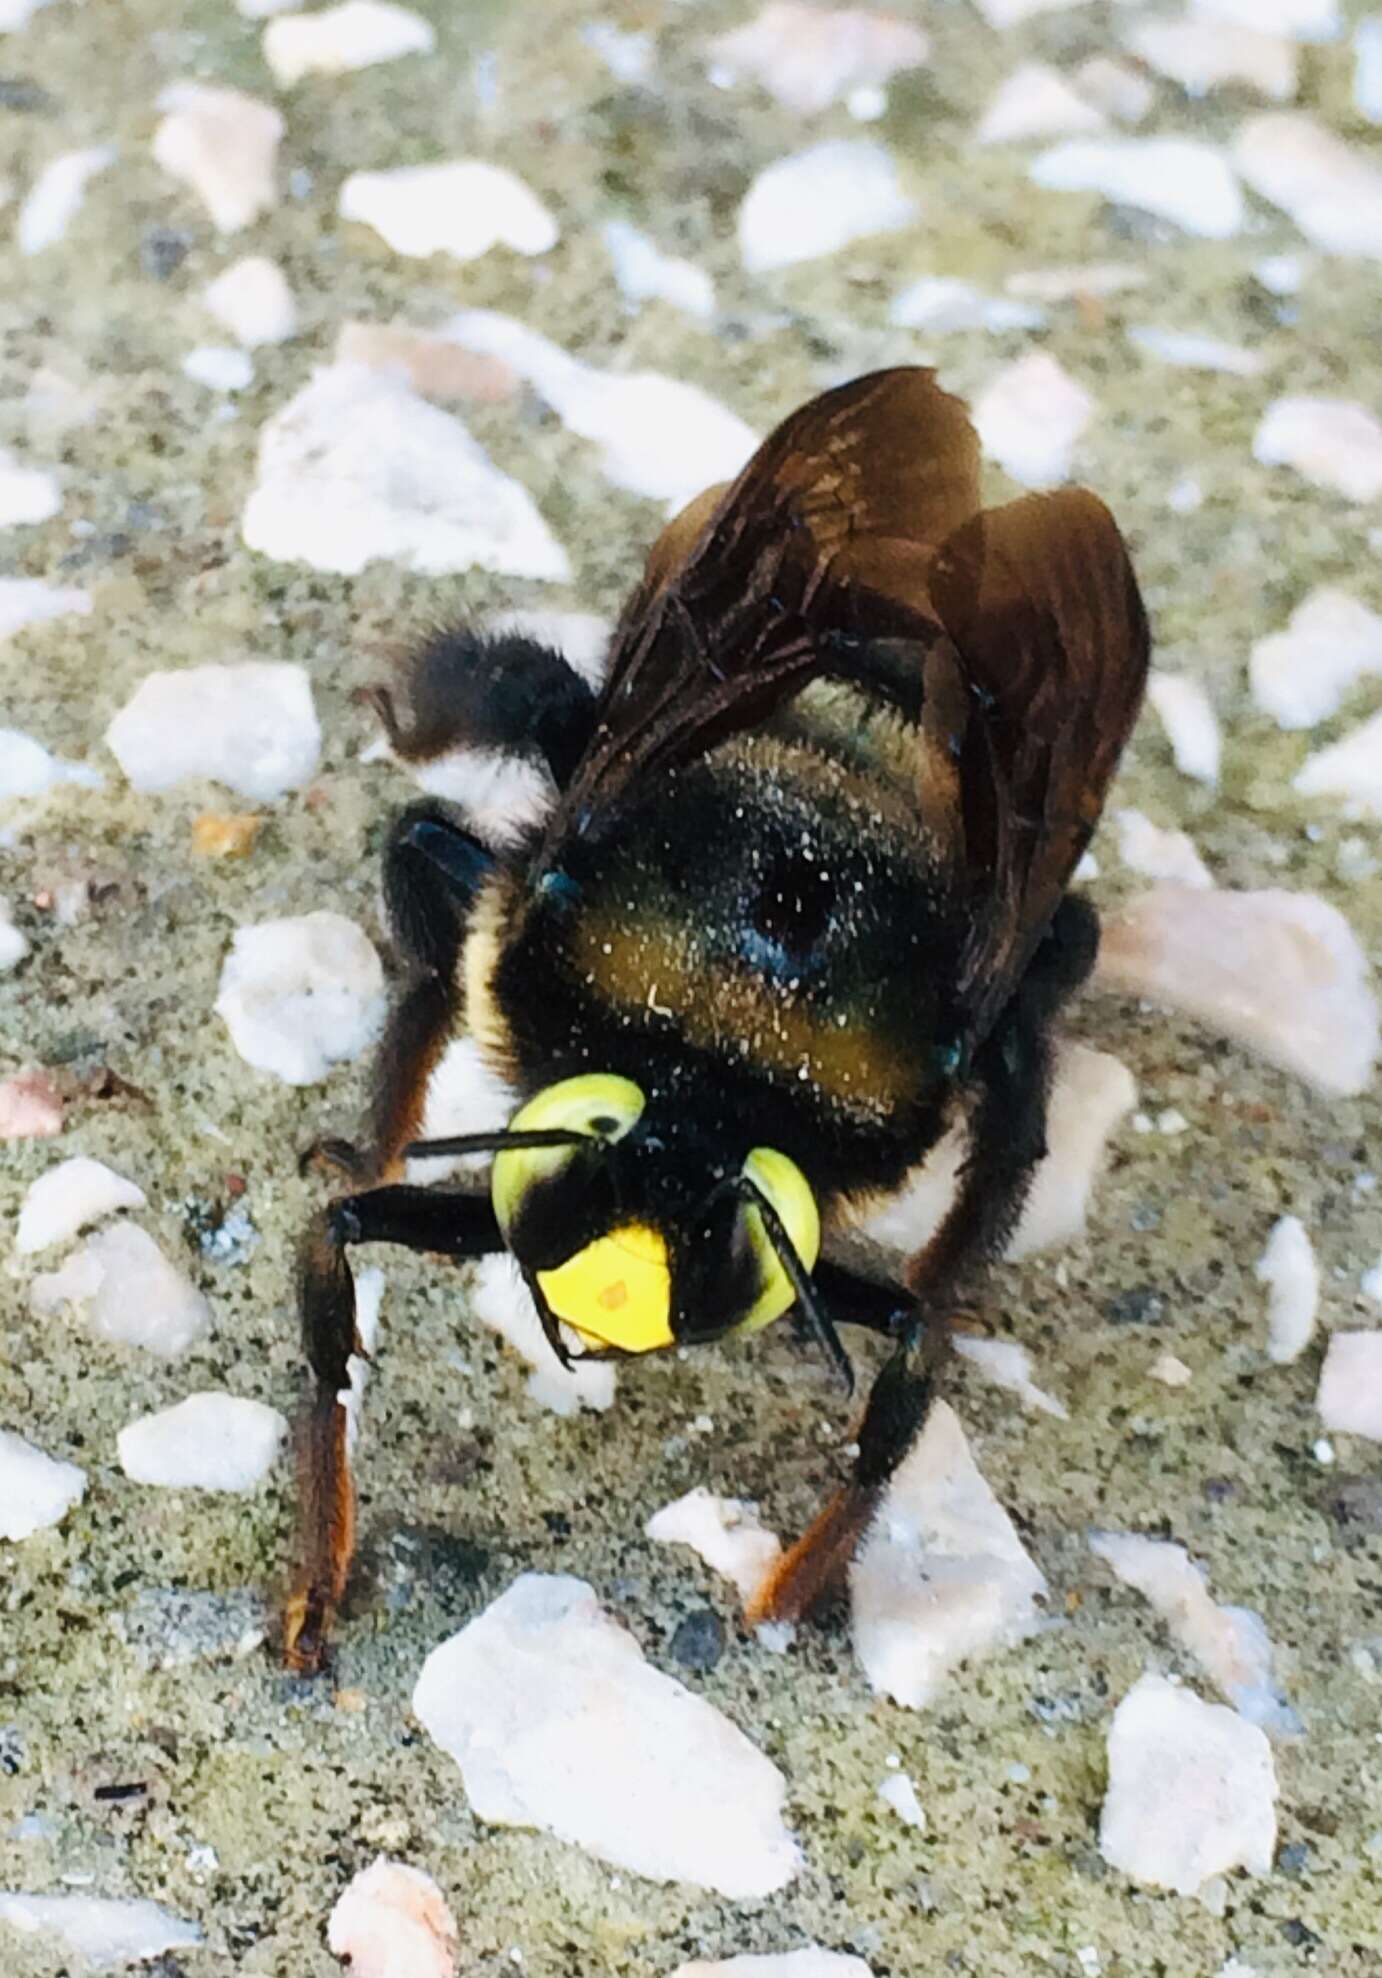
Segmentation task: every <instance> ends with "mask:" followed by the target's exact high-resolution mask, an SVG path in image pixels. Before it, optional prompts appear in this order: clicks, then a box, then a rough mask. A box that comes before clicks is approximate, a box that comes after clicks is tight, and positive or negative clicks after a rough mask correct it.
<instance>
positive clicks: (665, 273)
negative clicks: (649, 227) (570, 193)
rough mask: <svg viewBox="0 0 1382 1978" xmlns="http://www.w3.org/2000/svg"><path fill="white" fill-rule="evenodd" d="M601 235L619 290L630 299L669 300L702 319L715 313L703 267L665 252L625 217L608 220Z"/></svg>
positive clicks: (711, 289) (711, 285)
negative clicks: (612, 265) (632, 225)
mask: <svg viewBox="0 0 1382 1978" xmlns="http://www.w3.org/2000/svg"><path fill="white" fill-rule="evenodd" d="M603 236H604V243H605V246H606V248H607V249H608V250H609V258H610V260H611V261H612V262H613V264H614V279H615V281H616V282H618V284H619V292H620V294H621V295H622V296H624V297H625V298H626V299H627V300H628V301H629V302H647V301H649V300H652V299H656V300H658V301H661V302H670V303H671V304H672V305H673V307H674V308H677V309H683V310H685V312H686V314H687V315H688V316H695V317H697V318H698V319H699V320H700V321H701V322H708V321H709V320H710V318H711V317H712V316H713V315H714V314H715V284H714V282H712V281H711V279H710V277H709V275H708V274H707V273H706V272H705V269H704V268H698V267H696V265H695V263H694V262H691V261H683V260H681V259H680V258H679V257H678V256H677V255H675V254H664V253H663V252H662V250H661V248H660V247H658V246H657V245H656V244H655V243H654V242H653V241H651V240H649V238H648V236H647V235H646V234H643V233H640V232H639V231H638V229H637V227H631V226H630V225H629V223H628V221H627V220H607V221H606V222H605V225H604V228H603Z"/></svg>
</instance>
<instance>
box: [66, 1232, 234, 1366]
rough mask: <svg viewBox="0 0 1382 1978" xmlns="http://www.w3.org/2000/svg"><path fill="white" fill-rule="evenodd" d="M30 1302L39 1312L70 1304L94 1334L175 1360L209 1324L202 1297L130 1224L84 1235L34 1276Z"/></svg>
mask: <svg viewBox="0 0 1382 1978" xmlns="http://www.w3.org/2000/svg"><path fill="white" fill-rule="evenodd" d="M29 1303H30V1306H31V1307H32V1309H33V1311H34V1312H35V1314H36V1315H37V1316H38V1317H39V1318H49V1317H51V1316H52V1315H53V1314H54V1313H56V1312H58V1311H61V1310H62V1308H63V1307H64V1306H71V1307H75V1308H76V1309H77V1310H78V1311H80V1312H81V1313H82V1315H83V1317H84V1318H85V1321H86V1324H87V1325H88V1327H89V1328H90V1330H91V1331H92V1332H93V1333H95V1335H96V1337H97V1338H98V1339H104V1340H107V1341H109V1342H110V1343H111V1344H112V1345H119V1346H139V1347H142V1348H143V1349H144V1351H145V1352H147V1353H154V1354H157V1355H158V1356H159V1358H160V1359H165V1360H176V1359H179V1358H181V1356H182V1355H183V1354H184V1353H186V1352H187V1351H188V1350H189V1348H190V1347H192V1346H195V1345H196V1343H197V1341H198V1340H199V1339H202V1338H204V1337H205V1336H206V1334H207V1332H209V1330H210V1328H211V1308H210V1306H209V1305H208V1304H207V1302H206V1300H205V1299H204V1298H203V1297H202V1295H201V1293H200V1292H199V1291H197V1290H196V1289H195V1288H194V1287H193V1286H192V1285H191V1284H189V1283H188V1281H187V1279H186V1278H185V1277H184V1276H183V1275H182V1272H181V1271H179V1270H177V1269H175V1268H174V1266H173V1265H172V1264H170V1263H169V1261H168V1259H167V1258H166V1257H165V1256H164V1254H163V1252H162V1251H161V1250H160V1249H159V1247H158V1245H157V1244H156V1243H155V1242H154V1240H153V1238H152V1237H151V1236H150V1235H149V1233H148V1232H147V1230H143V1229H140V1228H139V1226H138V1224H137V1223H128V1222H118V1223H112V1224H111V1226H110V1228H109V1229H103V1230H99V1231H98V1232H97V1233H96V1235H95V1236H89V1237H88V1238H87V1240H86V1243H85V1245H84V1246H83V1247H82V1249H80V1250H79V1251H77V1253H76V1255H75V1256H72V1257H69V1258H68V1260H67V1262H66V1263H65V1264H64V1265H63V1266H62V1268H61V1270H57V1271H49V1272H46V1273H43V1274H41V1275H40V1276H38V1277H36V1278H35V1279H34V1281H33V1283H32V1285H31V1286H30V1287H29Z"/></svg>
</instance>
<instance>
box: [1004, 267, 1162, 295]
mask: <svg viewBox="0 0 1382 1978" xmlns="http://www.w3.org/2000/svg"><path fill="white" fill-rule="evenodd" d="M1146 281H1147V270H1146V269H1145V268H1135V267H1133V266H1132V265H1131V264H1130V263H1129V262H1127V261H1094V262H1091V263H1089V264H1088V265H1087V266H1085V267H1076V268H1025V269H1021V270H1020V271H1019V272H1018V273H1017V274H1015V275H1009V276H1008V277H1007V278H1006V280H1005V281H1004V283H1003V286H1004V288H1005V289H1006V290H1007V292H1008V294H1009V295H1019V296H1027V297H1030V298H1031V299H1032V300H1033V301H1034V302H1080V301H1083V300H1084V299H1085V298H1092V299H1095V300H1097V299H1099V298H1100V297H1102V296H1106V295H1121V294H1122V293H1123V292H1124V291H1125V290H1126V289H1130V288H1142V287H1144V286H1145V284H1146Z"/></svg>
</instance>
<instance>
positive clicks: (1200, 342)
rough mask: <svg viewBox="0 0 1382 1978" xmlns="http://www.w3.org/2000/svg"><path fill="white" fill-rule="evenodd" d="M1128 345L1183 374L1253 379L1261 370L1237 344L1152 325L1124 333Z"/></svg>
mask: <svg viewBox="0 0 1382 1978" xmlns="http://www.w3.org/2000/svg"><path fill="white" fill-rule="evenodd" d="M1128 341H1129V343H1135V344H1136V345H1137V348H1138V349H1139V350H1142V351H1145V352H1146V354H1147V355H1148V356H1149V357H1157V358H1160V360H1161V362H1162V363H1163V364H1174V365H1176V366H1177V367H1178V368H1179V369H1181V370H1185V371H1223V372H1226V373H1227V374H1228V376H1229V377H1232V378H1255V377H1257V376H1258V375H1259V373H1260V372H1261V371H1262V370H1263V369H1264V368H1265V366H1264V363H1263V360H1262V358H1261V357H1260V356H1259V355H1258V353H1257V352H1256V351H1255V350H1244V349H1243V347H1242V346H1241V344H1236V343H1224V342H1222V341H1221V340H1220V338H1218V337H1204V336H1200V335H1199V334H1198V333H1197V332H1195V331H1192V330H1163V329H1160V328H1158V327H1156V326H1155V325H1153V324H1140V323H1139V324H1135V325H1134V326H1133V327H1132V328H1131V329H1130V330H1129V331H1128Z"/></svg>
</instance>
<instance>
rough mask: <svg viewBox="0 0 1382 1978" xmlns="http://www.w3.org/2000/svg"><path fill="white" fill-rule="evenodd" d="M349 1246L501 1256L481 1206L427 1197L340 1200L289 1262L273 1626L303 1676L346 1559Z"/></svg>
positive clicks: (351, 1334) (349, 1543)
mask: <svg viewBox="0 0 1382 1978" xmlns="http://www.w3.org/2000/svg"><path fill="white" fill-rule="evenodd" d="M356 1243H398V1244H402V1245H404V1246H405V1247H406V1248H407V1249H409V1250H430V1251H434V1252H438V1253H440V1254H441V1255H443V1256H448V1257H481V1256H485V1255H487V1254H488V1253H489V1252H490V1251H493V1250H502V1249H503V1247H504V1240H503V1238H502V1236H501V1235H500V1233H499V1225H498V1224H497V1223H496V1222H495V1220H494V1211H493V1210H492V1209H491V1207H490V1205H489V1201H488V1199H487V1198H486V1197H484V1196H473V1195H460V1194H456V1193H443V1192H440V1191H438V1190H435V1189H426V1188H402V1187H397V1188H375V1189H370V1190H367V1191H366V1192H365V1193H363V1194H360V1195H343V1196H341V1197H339V1198H338V1199H337V1200H336V1201H335V1202H332V1203H330V1204H329V1205H328V1206H327V1207H326V1208H325V1209H323V1210H321V1211H320V1212H319V1213H318V1214H317V1215H315V1216H314V1217H313V1218H312V1221H311V1222H310V1224H309V1225H308V1228H307V1233H306V1236H305V1237H304V1239H303V1242H302V1247H301V1250H300V1252H299V1255H298V1299H299V1306H300V1310H301V1315H302V1340H303V1348H304V1351H305V1353H306V1356H307V1362H308V1366H309V1368H310V1370H311V1379H312V1385H311V1390H310V1393H309V1395H308V1398H307V1402H306V1405H305V1407H304V1409H303V1412H302V1415H301V1417H300V1419H299V1422H298V1437H297V1442H298V1477H299V1483H298V1493H299V1494H298V1534H299V1554H300V1558H299V1567H298V1573H297V1578H296V1580H295V1582H294V1585H293V1590H292V1592H291V1594H290V1596H289V1599H288V1602H287V1605H286V1607H285V1610H284V1620H283V1654H284V1659H285V1661H286V1662H287V1664H288V1666H289V1668H290V1669H295V1670H297V1671H299V1672H300V1673H302V1674H307V1675H310V1674H315V1673H316V1672H317V1671H318V1670H319V1669H321V1668H322V1666H323V1665H324V1663H325V1660H326V1656H327V1647H328V1637H329V1634H330V1629H331V1623H332V1619H333V1617H334V1615H335V1613H336V1610H337V1608H338V1607H339V1605H340V1602H341V1596H342V1595H343V1593H344V1592H345V1587H346V1581H347V1578H348V1577H349V1573H350V1563H351V1559H352V1557H353V1556H354V1552H355V1494H354V1490H353V1487H352V1484H351V1476H350V1451H349V1442H348V1425H349V1417H348V1413H347V1409H346V1404H345V1396H346V1395H347V1394H348V1393H349V1391H350V1359H351V1355H352V1354H360V1355H361V1356H362V1357H363V1353H364V1349H363V1347H362V1345H361V1341H360V1338H359V1335H358V1333H357V1332H356V1327H355V1281H354V1279H353V1277H352V1276H351V1271H350V1265H349V1263H348V1262H347V1259H346V1250H347V1248H348V1247H349V1246H351V1245H353V1244H356Z"/></svg>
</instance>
